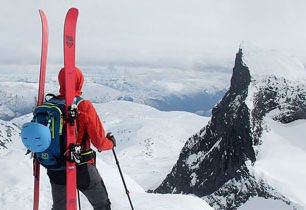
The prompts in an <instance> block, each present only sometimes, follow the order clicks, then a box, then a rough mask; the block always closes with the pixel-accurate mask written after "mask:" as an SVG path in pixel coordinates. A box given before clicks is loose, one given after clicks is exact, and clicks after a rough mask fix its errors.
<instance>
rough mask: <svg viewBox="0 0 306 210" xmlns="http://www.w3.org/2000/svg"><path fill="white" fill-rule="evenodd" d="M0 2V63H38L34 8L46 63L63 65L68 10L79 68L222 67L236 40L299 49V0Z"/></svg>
mask: <svg viewBox="0 0 306 210" xmlns="http://www.w3.org/2000/svg"><path fill="white" fill-rule="evenodd" d="M0 1H1V7H0V30H1V33H0V64H2V65H3V64H38V63H39V57H40V45H41V24H40V17H39V13H38V9H39V8H41V9H43V10H44V11H45V13H46V15H47V18H48V22H49V32H50V34H49V36H50V37H49V57H48V62H49V63H62V60H63V52H62V51H63V50H62V34H63V23H64V19H65V15H66V12H67V10H68V8H70V7H77V8H78V9H79V12H80V14H79V21H78V26H77V27H78V29H77V63H78V64H79V65H90V64H93V65H96V64H108V63H121V64H139V65H142V64H143V65H173V66H175V65H177V66H189V65H193V64H194V63H197V62H199V63H202V64H218V62H223V63H224V62H225V63H226V62H228V61H231V60H233V58H234V53H235V52H236V51H237V49H238V47H239V44H240V42H241V41H242V40H245V41H250V42H253V43H255V44H257V45H259V46H263V47H265V48H271V49H290V50H296V51H299V52H303V53H304V52H306V12H305V11H306V1H305V0H87V1H84V0H73V1H72V0H71V1H68V0H66V1H64V0H49V1H47V0H0ZM305 54H306V53H305ZM232 62H233V61H232Z"/></svg>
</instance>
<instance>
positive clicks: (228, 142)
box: [154, 49, 306, 210]
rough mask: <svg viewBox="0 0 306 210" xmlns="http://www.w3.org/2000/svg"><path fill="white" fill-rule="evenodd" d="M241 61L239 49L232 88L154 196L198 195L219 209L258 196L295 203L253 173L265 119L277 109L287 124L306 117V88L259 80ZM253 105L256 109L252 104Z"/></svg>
mask: <svg viewBox="0 0 306 210" xmlns="http://www.w3.org/2000/svg"><path fill="white" fill-rule="evenodd" d="M242 58H243V53H242V50H241V49H240V50H239V52H238V53H237V55H236V60H235V66H234V69H233V75H232V79H231V86H230V88H229V90H228V91H227V92H226V94H225V96H224V97H223V99H222V100H221V101H220V102H219V103H218V104H217V105H216V106H215V107H214V108H213V110H212V118H211V121H210V122H209V124H208V125H207V126H206V127H204V128H203V129H201V130H200V132H199V133H197V134H196V135H194V136H192V137H191V138H189V139H188V141H187V142H186V144H185V146H184V147H183V149H182V151H181V153H180V156H179V159H178V161H177V163H176V164H175V166H174V167H173V169H172V171H171V172H170V174H168V175H167V177H166V179H165V180H164V181H163V182H162V184H161V185H160V186H159V187H158V188H157V189H155V190H154V192H158V193H186V194H195V195H197V196H199V197H203V198H204V199H205V200H207V201H208V202H209V203H210V204H211V205H212V206H214V207H216V209H229V210H230V209H237V208H238V207H239V206H241V205H242V204H243V203H245V202H246V201H247V200H248V199H249V198H250V197H254V196H259V197H264V198H273V199H280V200H283V201H284V202H286V203H287V204H290V201H289V200H287V199H286V198H285V197H284V196H282V195H281V194H279V193H278V192H276V191H275V190H274V189H273V188H272V187H271V186H269V185H268V184H267V183H265V181H264V180H261V179H258V178H256V177H255V175H254V174H253V172H252V163H254V162H255V161H256V152H255V149H254V148H255V146H256V145H259V144H260V143H261V141H260V137H261V135H262V132H263V125H262V124H263V118H264V116H265V115H266V114H267V113H269V112H271V111H272V110H274V111H275V110H278V111H275V113H274V115H273V119H275V120H278V121H280V122H282V123H288V122H291V121H294V120H296V119H305V118H306V103H305V94H306V88H305V87H304V86H302V85H298V84H295V83H292V82H289V81H287V80H286V79H284V78H277V77H273V76H267V77H264V79H260V80H255V79H253V78H252V77H251V75H250V71H249V68H248V67H247V66H246V65H245V64H244V62H243V59H242ZM250 90H251V93H249V91H250ZM288 95H290V97H289V96H288ZM250 101H251V103H252V107H253V108H252V109H249V107H248V105H247V103H250Z"/></svg>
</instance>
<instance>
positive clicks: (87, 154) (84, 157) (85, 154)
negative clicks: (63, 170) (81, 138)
mask: <svg viewBox="0 0 306 210" xmlns="http://www.w3.org/2000/svg"><path fill="white" fill-rule="evenodd" d="M92 159H94V161H95V162H96V152H95V151H94V150H92V149H88V150H85V151H82V152H81V163H79V164H78V165H82V164H86V163H87V162H88V161H91V160H92Z"/></svg>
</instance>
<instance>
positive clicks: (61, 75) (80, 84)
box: [58, 67, 84, 96]
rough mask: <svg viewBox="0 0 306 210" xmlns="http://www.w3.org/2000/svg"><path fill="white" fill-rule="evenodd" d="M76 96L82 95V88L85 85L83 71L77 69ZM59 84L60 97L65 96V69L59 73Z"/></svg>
mask: <svg viewBox="0 0 306 210" xmlns="http://www.w3.org/2000/svg"><path fill="white" fill-rule="evenodd" d="M75 76H76V77H75V96H80V95H82V87H83V83H84V76H83V74H82V72H81V70H80V69H79V68H77V67H75ZM58 83H59V85H60V89H59V93H60V96H64V95H65V68H62V69H61V70H60V72H59V73H58Z"/></svg>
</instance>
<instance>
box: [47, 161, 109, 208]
mask: <svg viewBox="0 0 306 210" xmlns="http://www.w3.org/2000/svg"><path fill="white" fill-rule="evenodd" d="M48 174H49V173H48ZM49 177H50V175H49ZM50 182H51V188H52V198H53V206H52V210H66V185H65V184H58V183H57V184H56V183H54V182H53V181H52V178H51V177H50ZM77 183H78V189H79V190H80V191H81V192H82V193H83V194H84V195H85V196H86V197H87V199H88V201H89V202H90V203H91V205H92V207H93V209H94V210H111V208H110V201H109V198H108V194H107V191H106V188H105V185H104V183H103V180H102V178H101V176H100V174H99V172H98V170H97V168H96V167H95V165H93V164H88V165H86V167H83V168H81V170H80V169H78V171H77Z"/></svg>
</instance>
